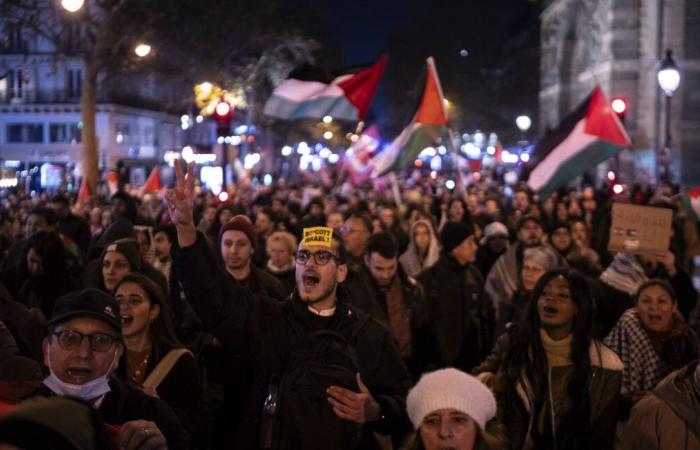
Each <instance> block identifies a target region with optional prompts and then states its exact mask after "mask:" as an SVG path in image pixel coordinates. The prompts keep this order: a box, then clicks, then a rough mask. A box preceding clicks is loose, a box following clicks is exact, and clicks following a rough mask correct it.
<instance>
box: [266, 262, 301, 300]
mask: <svg viewBox="0 0 700 450" xmlns="http://www.w3.org/2000/svg"><path fill="white" fill-rule="evenodd" d="M265 271H266V272H267V273H269V274H270V275H272V276H273V277H275V278H277V281H279V282H280V283H282V286H284V291H285V293H286V295H285V296H284V298H287V297H289V296H290V295H291V294H292V292H294V288H296V286H297V280H296V269H295V268H294V267H292V268H291V269H289V270H284V271H282V272H273V271H272V270H270V268H269V267H268V268H266V269H265Z"/></svg>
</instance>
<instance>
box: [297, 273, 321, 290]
mask: <svg viewBox="0 0 700 450" xmlns="http://www.w3.org/2000/svg"><path fill="white" fill-rule="evenodd" d="M301 278H302V282H303V283H304V287H314V286H317V285H318V283H320V282H321V277H320V276H318V275H317V274H315V273H305V274H304V275H303V276H302V277H301Z"/></svg>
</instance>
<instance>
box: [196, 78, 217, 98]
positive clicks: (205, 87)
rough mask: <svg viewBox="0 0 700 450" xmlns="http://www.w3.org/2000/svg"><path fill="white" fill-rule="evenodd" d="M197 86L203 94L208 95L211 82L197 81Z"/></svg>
mask: <svg viewBox="0 0 700 450" xmlns="http://www.w3.org/2000/svg"><path fill="white" fill-rule="evenodd" d="M197 87H198V88H199V89H200V90H201V91H202V93H203V94H205V95H209V94H211V89H212V87H213V86H212V84H211V83H210V82H208V81H205V82H204V83H199V84H198V85H197Z"/></svg>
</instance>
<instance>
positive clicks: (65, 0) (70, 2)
mask: <svg viewBox="0 0 700 450" xmlns="http://www.w3.org/2000/svg"><path fill="white" fill-rule="evenodd" d="M84 4H85V0H61V7H63V9H65V10H66V11H68V12H72V13H74V12H77V11H78V10H80V8H82V7H83V5H84Z"/></svg>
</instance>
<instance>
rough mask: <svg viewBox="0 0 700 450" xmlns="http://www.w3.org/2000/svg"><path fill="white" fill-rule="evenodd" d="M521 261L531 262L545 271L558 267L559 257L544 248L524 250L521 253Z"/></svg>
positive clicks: (550, 249)
mask: <svg viewBox="0 0 700 450" xmlns="http://www.w3.org/2000/svg"><path fill="white" fill-rule="evenodd" d="M523 261H531V262H533V263H534V264H537V265H538V266H540V267H542V268H544V270H545V271H550V270H552V269H556V268H557V267H558V266H559V256H558V254H557V253H556V251H555V250H553V249H552V248H550V247H544V246H538V247H530V248H526V249H525V250H524V251H523Z"/></svg>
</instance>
